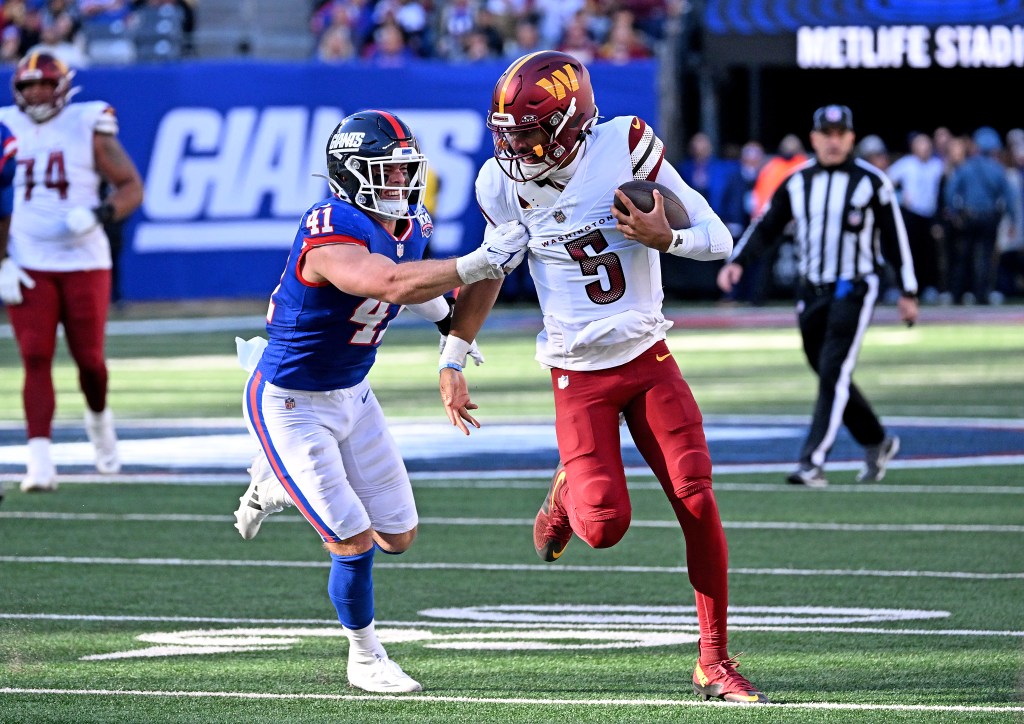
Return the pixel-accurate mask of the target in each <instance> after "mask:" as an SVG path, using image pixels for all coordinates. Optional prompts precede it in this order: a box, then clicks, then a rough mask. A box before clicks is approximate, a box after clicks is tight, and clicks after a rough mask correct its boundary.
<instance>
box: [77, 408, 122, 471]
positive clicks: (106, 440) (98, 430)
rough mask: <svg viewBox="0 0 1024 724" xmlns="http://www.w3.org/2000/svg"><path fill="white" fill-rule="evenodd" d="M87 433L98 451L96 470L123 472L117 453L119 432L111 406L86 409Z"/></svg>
mask: <svg viewBox="0 0 1024 724" xmlns="http://www.w3.org/2000/svg"><path fill="white" fill-rule="evenodd" d="M85 434H86V435H87V436H88V438H89V442H91V443H92V446H93V448H94V449H95V451H96V470H97V472H100V473H103V474H104V475H113V474H115V473H119V472H121V458H120V457H118V454H117V433H116V432H114V415H113V413H111V412H110V408H109V407H108V408H106V409H105V410H104V411H103V412H93V411H92V410H89V409H86V411H85Z"/></svg>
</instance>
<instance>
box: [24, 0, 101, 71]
mask: <svg viewBox="0 0 1024 724" xmlns="http://www.w3.org/2000/svg"><path fill="white" fill-rule="evenodd" d="M69 6H70V2H69V1H68V0H50V1H49V2H48V3H47V5H46V9H45V10H43V12H42V13H41V15H40V26H39V28H40V30H39V43H38V44H37V45H36V46H34V47H33V50H40V51H44V52H47V53H50V54H51V55H53V56H54V57H56V58H60V59H61V60H62V61H64V63H65V64H67V65H68V66H71V67H74V68H84V67H86V66H87V65H88V64H89V57H88V56H87V55H86V54H85V50H84V48H83V45H82V44H81V43H76V42H75V38H76V35H77V32H78V20H77V19H76V18H75V16H74V15H73V14H72V12H71V8H70V7H69Z"/></svg>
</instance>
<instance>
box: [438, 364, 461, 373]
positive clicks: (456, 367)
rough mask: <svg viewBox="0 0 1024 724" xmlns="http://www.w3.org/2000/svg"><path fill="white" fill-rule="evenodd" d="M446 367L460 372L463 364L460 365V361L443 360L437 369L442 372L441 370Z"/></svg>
mask: <svg viewBox="0 0 1024 724" xmlns="http://www.w3.org/2000/svg"><path fill="white" fill-rule="evenodd" d="M444 369H448V370H457V371H458V372H462V365H460V364H459V363H458V362H442V363H441V366H440V367H438V368H437V371H438V372H440V371H441V370H444Z"/></svg>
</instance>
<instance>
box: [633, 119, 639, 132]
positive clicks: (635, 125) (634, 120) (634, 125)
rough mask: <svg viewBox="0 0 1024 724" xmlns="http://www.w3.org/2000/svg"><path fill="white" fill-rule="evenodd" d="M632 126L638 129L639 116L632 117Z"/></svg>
mask: <svg viewBox="0 0 1024 724" xmlns="http://www.w3.org/2000/svg"><path fill="white" fill-rule="evenodd" d="M633 128H635V129H636V130H638V131H639V130H640V119H639V118H634V119H633Z"/></svg>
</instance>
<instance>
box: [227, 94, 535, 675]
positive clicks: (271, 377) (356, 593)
mask: <svg viewBox="0 0 1024 724" xmlns="http://www.w3.org/2000/svg"><path fill="white" fill-rule="evenodd" d="M327 173H328V183H329V184H330V188H331V191H332V194H331V195H330V196H329V197H328V198H326V199H324V200H322V201H319V202H318V203H316V204H314V205H313V206H312V207H311V208H310V209H309V210H308V211H307V212H306V213H305V214H304V215H303V217H302V221H301V223H300V224H299V229H298V232H297V233H296V235H295V241H294V243H293V244H292V248H291V253H290V255H289V257H288V263H287V265H286V267H285V271H284V274H282V276H281V282H280V283H279V284H278V285H277V288H276V289H274V291H273V293H272V294H271V297H270V308H269V310H268V312H267V332H268V336H269V340H268V342H267V344H266V348H265V349H264V350H262V354H261V355H260V356H259V360H258V362H256V363H255V366H254V369H253V370H252V374H251V376H250V377H249V380H248V382H247V383H246V386H245V392H244V399H243V408H244V413H245V418H246V422H247V424H248V426H249V429H250V432H251V433H252V434H253V435H254V436H255V438H256V439H257V440H258V441H259V444H260V447H261V448H262V454H260V455H257V457H256V461H255V462H254V464H253V467H252V468H251V470H250V472H251V473H252V482H251V483H250V485H249V489H248V490H247V491H246V493H245V495H243V496H242V497H241V498H240V503H241V504H240V506H239V508H238V510H237V511H236V512H235V517H236V520H237V522H236V524H235V527H236V528H238V531H239V532H240V533H241V534H242V537H243V538H246V539H249V538H252V537H253V536H254V535H256V533H257V531H258V530H259V527H260V525H261V523H262V522H263V520H264V519H265V518H266V517H267V515H269V514H270V513H273V512H277V511H278V510H281V509H282V508H284V507H285V506H286V505H294V506H295V507H296V508H298V510H299V511H300V512H301V513H302V515H303V516H304V517H305V518H306V520H307V521H309V523H310V524H311V525H312V526H313V528H314V529H315V530H316V531H317V533H318V534H319V535H320V537H321V538H322V539H323V541H324V548H325V549H326V550H327V551H328V553H330V555H331V559H332V564H331V572H330V576H329V579H328V583H327V590H328V594H329V595H330V598H331V601H332V602H333V603H334V606H335V608H336V609H337V612H338V619H339V620H340V621H341V624H342V626H343V627H344V630H345V634H346V636H347V637H348V640H349V656H348V680H349V682H350V683H351V684H352V685H353V686H356V687H358V688H360V689H365V690H367V691H375V692H407V691H420V690H421V689H422V687H421V685H420V684H419V682H417V681H415V680H414V679H413V678H412V677H410V676H409V675H407V674H406V673H405V672H404V671H402V669H401V667H399V666H398V664H397V663H395V662H394V661H392V660H391V659H389V658H388V655H387V653H386V652H385V651H384V648H383V646H381V643H380V641H379V640H378V637H377V634H376V633H375V631H374V597H373V578H372V573H371V572H372V565H373V556H374V552H375V551H376V550H377V549H380V550H381V551H383V552H384V553H390V554H396V553H402V552H403V551H405V550H406V549H408V548H409V546H410V545H411V544H412V542H413V539H414V538H415V537H416V526H417V523H418V517H417V513H416V504H415V501H414V499H413V492H412V486H411V484H410V482H409V475H408V473H407V472H406V469H405V464H404V463H403V462H402V458H401V456H400V455H399V451H398V448H397V447H396V445H395V441H394V439H393V438H392V436H391V434H390V433H389V432H388V429H387V425H386V423H385V420H384V415H383V412H382V411H381V408H380V405H379V404H378V403H377V400H376V398H375V397H374V394H373V391H372V390H371V389H370V385H369V382H368V381H367V379H366V375H367V372H369V370H370V367H371V366H372V365H373V361H374V358H375V356H376V354H377V347H378V346H379V345H380V343H381V340H382V339H383V337H384V333H385V332H386V331H387V328H388V324H389V323H390V322H391V320H393V319H394V318H395V317H396V316H397V315H398V313H399V311H400V310H401V308H402V306H403V305H408V306H409V308H410V309H411V310H412V311H414V312H416V313H417V314H419V315H420V316H423V317H425V318H426V319H429V320H431V321H435V322H436V323H437V324H438V328H439V329H440V330H441V332H442V334H446V333H447V326H448V325H449V324H450V315H451V312H450V310H451V307H450V305H449V303H448V302H447V301H446V300H445V298H444V297H443V296H441V295H443V294H444V293H445V292H447V291H450V290H452V289H454V288H456V287H458V286H460V285H463V284H468V283H471V281H477V280H481V279H500V278H503V277H504V276H505V274H507V273H508V272H509V271H511V270H512V269H514V268H515V267H516V266H517V265H518V264H519V263H520V262H521V261H522V260H523V257H524V256H525V254H526V243H527V241H528V240H529V237H528V235H527V233H526V229H525V227H523V226H522V225H521V224H519V223H518V222H513V223H509V224H505V225H503V226H502V227H500V228H498V229H497V230H495V231H494V232H493V233H491V234H490V235H489V236H488V237H487V238H486V239H485V241H484V243H483V244H482V245H481V247H480V248H478V249H476V250H475V251H473V252H471V253H469V254H467V255H465V256H462V257H459V258H457V259H443V260H422V256H423V251H424V248H425V247H426V244H427V241H428V239H429V238H430V235H431V234H432V232H433V224H432V223H431V220H430V214H429V213H427V211H426V209H424V208H423V206H422V197H423V192H424V189H425V187H426V178H427V159H426V157H425V156H423V154H421V153H420V150H419V146H418V144H417V141H416V138H415V137H414V136H413V134H412V132H411V131H410V130H409V127H408V126H407V125H406V124H405V123H404V122H403V121H402V120H400V119H399V118H398V117H396V116H395V115H394V114H392V113H388V112H385V111H376V110H375V111H363V112H360V113H355V114H353V115H351V116H349V117H347V118H345V119H344V120H342V122H341V123H340V124H339V125H338V126H337V127H336V128H335V129H334V132H333V133H332V134H331V137H330V139H329V141H328V144H327ZM257 354H259V352H258V351H257V352H256V354H253V356H254V357H255V356H256V355H257ZM464 363H465V357H463V359H462V360H461V364H464ZM467 415H468V413H467ZM467 419H468V420H469V421H470V422H471V424H472V423H475V421H474V420H471V419H470V418H468V417H467Z"/></svg>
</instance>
